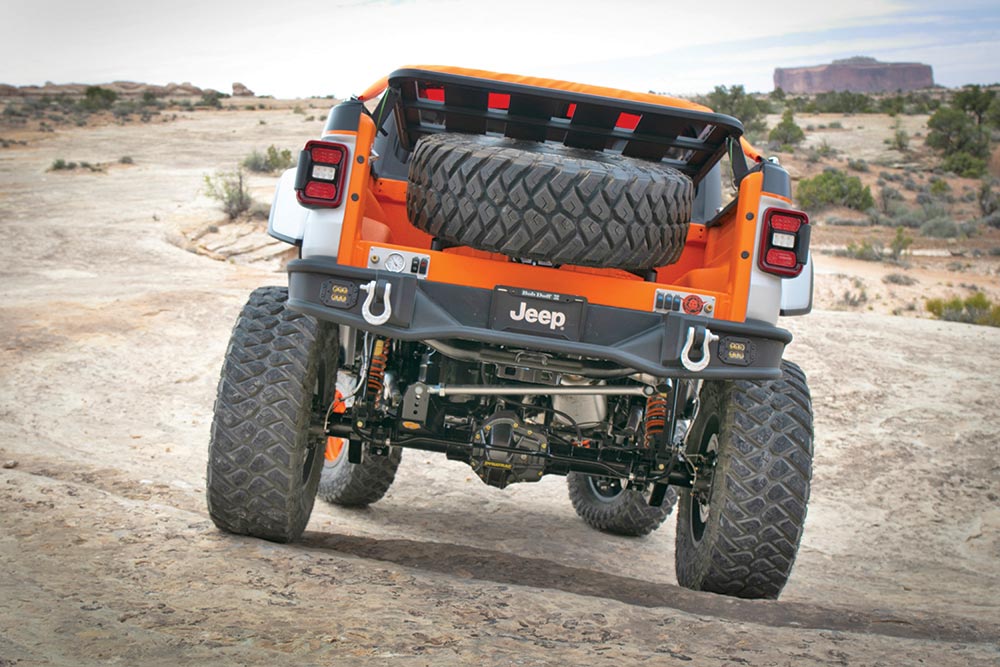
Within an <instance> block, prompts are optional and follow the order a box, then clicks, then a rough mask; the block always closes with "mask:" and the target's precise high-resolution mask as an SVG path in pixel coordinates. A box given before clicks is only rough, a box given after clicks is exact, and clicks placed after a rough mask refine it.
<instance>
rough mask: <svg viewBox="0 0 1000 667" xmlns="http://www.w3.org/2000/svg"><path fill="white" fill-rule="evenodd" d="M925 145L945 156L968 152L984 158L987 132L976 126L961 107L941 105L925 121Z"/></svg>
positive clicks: (987, 141)
mask: <svg viewBox="0 0 1000 667" xmlns="http://www.w3.org/2000/svg"><path fill="white" fill-rule="evenodd" d="M927 127H928V128H929V129H930V131H929V132H928V133H927V139H926V140H925V141H926V142H927V145H928V146H930V147H931V148H937V149H939V150H940V151H942V152H943V153H944V155H945V156H946V157H947V156H949V155H955V154H959V153H968V154H969V155H970V156H971V157H974V158H981V159H985V158H986V156H987V155H988V154H989V134H988V133H987V132H986V130H985V129H984V128H982V127H979V126H977V125H976V124H975V123H974V122H973V121H972V118H970V117H969V115H968V114H966V113H965V112H964V111H962V110H961V109H956V108H954V107H941V108H940V109H938V110H937V111H935V112H934V115H933V116H931V117H930V118H929V119H928V121H927Z"/></svg>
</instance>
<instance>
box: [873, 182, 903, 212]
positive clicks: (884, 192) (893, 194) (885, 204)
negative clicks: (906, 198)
mask: <svg viewBox="0 0 1000 667" xmlns="http://www.w3.org/2000/svg"><path fill="white" fill-rule="evenodd" d="M894 201H903V195H902V193H900V191H899V190H897V189H896V188H894V187H892V186H891V185H885V186H882V187H881V188H880V189H879V191H878V207H879V210H880V211H882V212H883V213H888V212H889V209H890V206H892V202H894Z"/></svg>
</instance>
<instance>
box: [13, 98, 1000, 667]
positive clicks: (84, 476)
mask: <svg viewBox="0 0 1000 667" xmlns="http://www.w3.org/2000/svg"><path fill="white" fill-rule="evenodd" d="M326 104H328V102H325V101H320V100H316V101H312V102H309V101H304V102H303V101H300V102H297V103H295V104H294V105H293V104H280V103H274V104H271V103H268V105H267V106H268V108H265V109H254V108H252V107H251V108H247V107H246V106H243V105H240V106H235V107H234V108H233V109H222V110H214V111H195V112H181V113H179V114H178V117H177V118H176V119H172V120H169V121H165V122H161V120H163V119H154V121H153V122H149V123H139V122H129V123H124V124H120V123H115V122H112V121H110V120H109V121H108V122H105V123H96V124H91V125H88V126H86V127H59V128H57V129H55V131H51V132H36V131H35V130H33V129H32V128H30V127H29V128H13V129H10V128H4V129H3V132H4V134H3V136H4V138H5V139H8V140H14V141H13V142H11V143H8V144H7V145H6V147H5V148H2V149H0V229H2V230H3V232H4V234H5V238H6V242H5V243H3V245H2V247H0V273H2V283H0V295H2V301H0V464H2V468H0V666H2V667H10V666H12V665H18V666H19V667H23V666H27V665H67V666H68V665H81V664H88V665H89V664H122V665H158V664H163V665H177V664H206V663H209V662H211V663H212V664H216V665H229V664H233V665H243V664H261V663H268V664H274V665H277V664H297V665H313V664H316V665H319V664H346V665H366V664H372V665H382V664H400V665H448V664H469V663H476V664H482V665H548V664H569V665H573V664H594V665H605V664H608V665H612V664H613V665H631V664H649V665H681V664H695V665H781V666H784V665H790V666H796V667H798V666H808V665H887V666H888V665H955V666H958V665H962V666H964V665H997V664H1000V530H998V529H1000V504H998V496H1000V400H998V385H1000V355H998V354H997V350H998V349H1000V329H995V328H987V327H977V326H972V325H966V324H958V323H951V322H941V321H936V320H932V319H929V318H928V316H927V314H926V313H924V312H923V307H922V304H923V298H925V297H926V296H929V295H941V296H949V295H954V294H961V295H967V294H968V288H966V287H963V286H962V283H965V284H973V283H974V284H975V285H977V286H978V287H979V288H980V289H982V290H984V291H986V292H987V293H988V294H989V295H991V296H992V297H993V298H994V299H996V298H997V296H998V293H997V292H998V287H997V283H998V278H997V270H998V267H1000V257H996V256H990V255H988V254H983V255H976V254H974V253H973V252H972V251H973V249H974V248H975V247H979V246H977V245H976V244H980V245H982V244H984V243H985V244H987V245H989V244H990V243H993V245H996V246H1000V241H997V240H996V238H995V237H979V238H977V239H972V240H970V241H956V242H955V243H947V242H942V241H936V240H926V241H925V240H920V241H919V242H918V243H916V244H915V245H914V253H913V255H912V257H911V259H910V266H909V268H907V269H906V271H907V273H908V274H909V275H912V276H913V277H914V278H915V280H916V281H917V282H916V283H915V284H914V285H912V286H908V287H899V288H897V287H895V286H891V288H890V286H887V285H886V284H885V283H883V281H882V278H883V277H884V275H886V274H887V273H891V272H896V271H899V270H901V269H899V268H898V267H893V266H886V265H884V264H881V263H870V262H861V261H858V260H852V259H847V258H843V257H835V256H833V255H827V254H822V253H820V252H817V254H816V261H817V286H816V287H817V291H816V295H817V304H816V310H814V312H813V313H812V314H811V315H809V316H808V317H805V318H795V319H789V320H787V321H785V322H784V325H785V326H787V327H788V328H790V329H791V330H792V331H793V332H794V334H795V341H794V342H793V343H792V345H791V346H790V348H789V350H788V357H789V358H791V359H793V360H795V361H797V362H798V363H800V364H801V365H802V367H803V368H804V369H805V371H806V372H807V373H808V375H809V378H810V385H811V389H812V394H813V401H814V410H815V428H816V461H815V472H814V480H813V490H812V500H811V503H810V508H809V517H808V522H807V527H806V531H805V536H804V538H803V542H802V547H801V551H800V554H799V557H798V561H797V563H796V566H795V569H794V571H793V573H792V578H791V581H790V583H789V584H788V586H787V587H786V589H785V592H784V594H783V595H782V597H781V599H780V600H779V601H776V602H774V601H753V602H751V601H742V600H733V599H728V598H723V597H719V596H714V595H710V594H702V593H694V592H691V591H687V590H684V589H681V588H679V587H678V586H677V585H676V581H675V579H674V574H673V543H674V536H673V529H672V521H668V523H667V524H665V525H664V526H663V527H662V528H661V529H660V530H659V531H657V532H656V533H654V534H653V535H651V536H650V537H648V538H643V539H628V538H619V537H612V536H607V535H602V534H599V533H597V532H594V531H592V530H590V529H589V528H587V527H586V525H585V524H584V523H583V522H582V521H581V520H580V519H578V518H577V516H576V515H575V513H574V512H573V509H572V507H571V505H570V503H569V499H568V497H567V493H566V489H565V483H564V480H563V479H562V478H559V477H547V478H545V479H544V480H542V481H541V482H539V483H537V484H523V485H516V486H513V487H511V488H509V489H507V490H505V491H498V490H496V489H493V488H490V487H486V486H485V485H483V484H481V483H480V482H479V481H478V479H476V478H475V476H474V474H473V473H472V472H471V470H470V469H468V468H467V467H465V466H463V465H462V464H458V463H449V462H446V461H445V460H444V459H443V457H435V456H433V455H426V454H423V453H420V452H413V451H410V452H406V453H405V454H404V457H403V464H402V466H401V468H400V472H399V475H398V476H397V480H396V482H395V485H394V486H393V488H392V489H391V490H390V491H389V493H388V495H387V496H386V498H385V499H383V500H382V501H381V502H379V503H377V504H376V505H374V506H372V507H371V508H370V509H367V510H354V511H348V510H344V509H339V508H334V507H331V506H327V505H324V504H322V503H321V502H318V503H317V506H316V509H315V511H314V513H313V516H312V521H311V523H310V526H309V529H308V531H307V533H306V535H305V538H304V539H303V540H302V541H301V542H300V543H297V544H292V545H277V544H271V543H267V542H263V541H258V540H254V539H246V538H240V537H233V536H229V535H225V534H222V533H220V532H218V531H217V530H216V529H215V528H214V526H213V525H212V522H211V521H210V519H209V518H208V516H207V512H206V509H205V502H204V483H205V463H206V452H207V443H208V433H209V424H210V420H211V411H212V402H213V398H214V394H215V388H216V382H217V380H218V373H219V368H220V365H221V360H222V355H223V353H224V351H225V348H226V343H227V339H228V336H229V331H230V328H231V326H232V323H233V321H234V319H235V317H236V314H237V312H238V310H239V308H240V307H241V305H242V304H243V302H244V300H245V299H246V296H247V295H248V293H249V292H250V291H251V290H252V289H253V288H255V287H257V286H259V285H264V284H283V283H284V281H285V276H284V275H283V274H282V273H281V271H280V265H281V258H282V253H283V251H284V246H281V245H280V244H276V243H271V242H269V241H268V239H267V237H266V236H264V234H263V223H261V222H260V221H256V222H255V221H252V220H250V221H244V222H240V223H227V222H226V221H225V218H224V216H223V215H222V213H221V212H220V210H219V209H218V205H217V203H216V202H215V201H213V200H211V199H209V198H208V197H206V196H205V194H204V192H203V187H202V186H203V179H204V176H205V175H206V174H212V173H214V172H215V171H217V170H228V169H232V168H234V167H235V166H236V164H237V163H238V162H239V161H240V160H241V159H242V158H243V157H244V156H246V155H247V154H248V153H250V152H251V150H253V149H258V150H261V149H263V148H265V147H266V146H268V145H271V144H274V145H276V146H278V147H280V148H291V149H294V148H296V147H298V146H299V145H301V144H302V143H303V142H304V141H305V140H306V139H308V138H311V137H312V136H314V135H315V134H316V133H317V132H318V131H319V129H320V127H321V117H322V115H323V113H324V109H323V106H324V105H326ZM299 105H301V106H302V107H306V109H305V111H306V113H305V114H302V113H295V112H294V111H293V106H299ZM311 115H312V116H315V117H314V118H313V119H312V120H307V119H308V118H309V116H311ZM924 120H926V119H924ZM855 121H857V122H855ZM799 122H800V123H801V124H803V125H805V123H806V122H816V121H815V120H813V121H808V120H805V119H800V120H799ZM867 122H869V120H868V119H861V120H859V119H857V118H856V119H852V121H851V123H852V124H853V125H861V124H863V123H867ZM885 122H887V121H885ZM907 122H912V123H914V124H915V128H916V126H917V125H919V123H920V122H922V121H921V119H920V118H919V117H914V118H908V119H907ZM912 131H914V132H915V131H918V130H917V129H913V130H912ZM824 132H825V134H823V137H819V132H816V133H810V135H809V137H808V141H809V142H818V141H820V140H821V139H822V138H826V139H828V140H829V142H830V143H831V144H834V143H835V142H843V145H842V146H841V144H840V143H837V144H836V145H837V146H841V148H840V150H844V151H847V150H851V149H850V148H849V147H848V144H849V143H850V142H852V141H853V142H860V144H859V147H860V146H861V145H863V146H865V147H867V148H866V150H871V151H872V154H871V155H868V156H867V159H869V160H876V159H879V155H878V154H877V153H878V152H879V151H881V150H883V149H882V148H881V139H879V140H878V141H875V140H873V139H871V138H867V139H866V138H865V135H864V132H862V136H861V138H860V139H858V137H857V136H855V134H856V133H855V131H854V129H853V128H852V127H851V126H848V127H847V129H845V130H839V131H824ZM871 132H872V133H873V135H874V134H877V132H878V131H876V130H872V131H871ZM22 141H23V142H24V143H21V142H22ZM859 150H860V148H859ZM125 156H128V157H130V158H131V159H132V163H131V164H122V163H121V162H120V158H122V157H125ZM57 159H65V160H75V161H88V162H90V163H91V164H95V165H97V164H100V165H103V166H102V167H101V169H100V170H98V171H90V170H84V169H76V170H72V171H50V169H49V168H50V165H52V163H53V161H55V160H57ZM789 164H790V168H791V169H792V171H793V175H795V176H796V177H797V178H798V177H802V176H803V175H806V174H808V173H809V170H810V169H813V168H815V165H808V164H805V163H802V164H799V163H797V162H795V161H794V159H792V160H791V162H789ZM875 171H876V173H877V171H878V168H876V169H875ZM275 180H276V176H265V175H254V176H253V177H252V181H251V186H252V192H253V194H254V197H255V198H256V199H257V200H258V201H260V202H264V203H265V206H266V203H267V202H268V201H269V199H270V192H271V189H272V188H273V185H274V182H275ZM957 187H958V188H959V190H960V189H961V184H958V185H957ZM834 213H836V212H834ZM829 215H832V214H829ZM817 222H818V226H817V233H816V234H815V235H814V242H815V243H816V244H817V247H818V248H822V247H823V246H824V245H825V246H828V247H831V248H832V247H834V246H837V245H838V244H842V243H843V242H844V238H843V235H845V234H869V233H878V230H873V229H863V230H855V229H853V228H844V227H832V226H831V227H825V226H824V225H823V224H822V216H820V217H819V218H818V220H817ZM964 243H967V244H968V245H967V246H964V245H963V244H964ZM983 247H986V246H983ZM955 253H963V254H962V255H958V254H955ZM956 257H959V258H961V260H962V261H963V262H965V263H966V264H969V267H966V268H963V269H962V270H961V271H955V270H951V269H948V268H947V264H948V263H949V262H952V261H956V260H955V258H956ZM857 281H861V283H860V284H861V286H860V287H859V286H858V282H857ZM862 287H864V288H865V289H866V290H867V300H866V301H864V302H859V303H854V304H853V305H852V304H851V303H850V302H851V301H852V300H850V299H846V300H845V299H844V298H843V297H844V294H843V293H844V291H845V290H855V292H857V291H858V290H860V289H861V288H862ZM854 301H857V300H854ZM909 303H914V304H915V306H914V307H913V308H907V304H909ZM893 313H896V314H893Z"/></svg>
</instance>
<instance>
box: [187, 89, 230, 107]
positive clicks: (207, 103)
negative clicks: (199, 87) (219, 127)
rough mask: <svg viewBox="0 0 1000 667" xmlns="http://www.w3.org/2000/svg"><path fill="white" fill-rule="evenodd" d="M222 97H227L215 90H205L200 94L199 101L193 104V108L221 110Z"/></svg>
mask: <svg viewBox="0 0 1000 667" xmlns="http://www.w3.org/2000/svg"><path fill="white" fill-rule="evenodd" d="M223 97H229V95H225V94H223V93H220V92H219V91H217V90H206V91H205V92H204V93H202V95H201V99H200V100H198V101H197V102H195V106H199V107H211V108H213V109H221V108H222V98H223Z"/></svg>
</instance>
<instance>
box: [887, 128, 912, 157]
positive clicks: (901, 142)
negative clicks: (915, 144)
mask: <svg viewBox="0 0 1000 667" xmlns="http://www.w3.org/2000/svg"><path fill="white" fill-rule="evenodd" d="M889 147H890V148H893V149H894V150H897V151H899V152H900V153H905V152H906V151H908V150H910V135H908V134H907V133H906V130H902V129H898V130H896V132H895V133H894V134H893V135H892V139H890V140H889Z"/></svg>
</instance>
